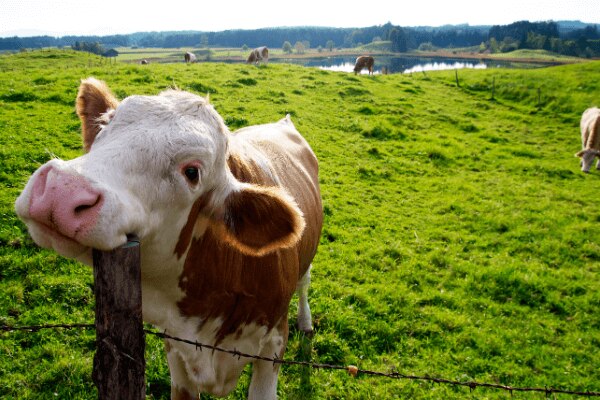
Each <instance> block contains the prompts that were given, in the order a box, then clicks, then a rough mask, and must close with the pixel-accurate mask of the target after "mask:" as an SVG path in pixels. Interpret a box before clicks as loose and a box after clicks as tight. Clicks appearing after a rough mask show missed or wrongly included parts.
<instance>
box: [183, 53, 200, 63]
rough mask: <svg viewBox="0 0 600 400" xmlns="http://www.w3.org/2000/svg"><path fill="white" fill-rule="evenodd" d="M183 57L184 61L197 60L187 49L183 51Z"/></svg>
mask: <svg viewBox="0 0 600 400" xmlns="http://www.w3.org/2000/svg"><path fill="white" fill-rule="evenodd" d="M183 59H184V60H185V62H186V63H195V62H196V60H197V59H196V55H195V54H194V53H191V52H189V51H186V52H185V54H184V55H183Z"/></svg>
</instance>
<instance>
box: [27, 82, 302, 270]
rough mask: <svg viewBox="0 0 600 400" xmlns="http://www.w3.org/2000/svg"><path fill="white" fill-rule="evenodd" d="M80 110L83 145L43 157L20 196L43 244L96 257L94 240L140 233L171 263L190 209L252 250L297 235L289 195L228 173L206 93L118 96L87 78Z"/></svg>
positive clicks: (150, 251) (117, 241) (149, 250)
mask: <svg viewBox="0 0 600 400" xmlns="http://www.w3.org/2000/svg"><path fill="white" fill-rule="evenodd" d="M77 113H78V115H79V117H80V119H81V121H82V127H83V129H82V133H83V142H84V148H85V149H86V151H87V153H86V154H85V155H83V156H81V157H78V158H76V159H74V160H70V161H63V160H58V159H55V160H51V161H49V162H48V163H46V164H45V165H43V166H42V167H41V168H39V169H38V170H37V171H36V172H35V173H34V174H33V176H32V177H31V178H30V180H29V182H28V183H27V186H26V187H25V189H24V190H23V193H22V194H21V195H20V196H19V198H18V199H17V202H16V211H17V214H18V215H19V217H20V218H21V219H22V220H23V221H24V222H25V223H26V224H27V226H28V228H29V231H30V233H31V236H32V238H33V239H34V241H35V242H37V243H38V244H39V245H41V246H43V247H48V248H53V249H55V250H56V251H58V252H59V253H60V254H62V255H65V256H67V257H72V258H77V259H79V260H81V261H84V262H87V263H91V251H90V250H91V248H97V249H100V250H109V249H113V248H115V247H118V246H120V245H122V244H124V243H125V242H126V240H127V235H128V234H136V235H137V236H138V237H139V238H140V240H141V243H142V249H143V251H144V252H145V253H146V256H147V258H148V257H153V258H154V259H156V260H158V261H161V260H162V261H166V260H165V258H168V257H173V255H174V254H175V253H176V252H175V247H176V245H177V242H178V239H179V238H180V236H181V232H182V229H183V228H184V226H189V225H190V223H189V221H188V218H189V216H190V213H192V214H193V215H194V216H197V217H198V218H203V225H204V229H205V228H206V225H207V224H209V223H210V224H212V226H213V228H214V231H215V232H219V234H220V235H221V236H222V238H223V240H224V241H226V242H228V243H229V244H230V245H232V246H237V247H238V248H240V249H241V250H242V251H244V252H245V253H248V254H253V255H261V254H264V253H266V252H269V251H272V250H273V249H275V248H279V247H284V246H290V245H292V244H294V243H295V242H296V241H297V239H298V238H299V236H300V234H301V232H302V229H303V220H302V216H301V213H300V211H299V209H298V208H297V206H296V205H295V203H294V202H293V201H292V200H291V199H290V198H289V197H288V196H287V195H285V193H283V192H282V191H280V190H277V189H272V188H262V187H255V186H251V185H248V184H244V183H240V182H238V181H237V180H236V179H235V178H234V177H233V176H232V174H231V172H230V171H229V169H228V167H227V146H228V140H229V136H230V133H229V131H228V130H227V128H226V127H225V125H224V123H223V120H222V118H221V117H220V116H219V115H218V114H217V112H216V111H215V110H214V109H213V107H212V106H211V105H210V104H208V102H207V101H206V100H205V99H203V98H200V97H198V96H195V95H193V94H190V93H186V92H181V91H173V90H171V91H166V92H163V93H162V94H160V95H159V96H132V97H128V98H126V99H125V100H123V102H121V103H119V102H118V101H117V100H116V99H115V98H114V96H113V95H112V94H111V92H110V90H109V89H108V88H107V87H106V85H105V84H104V83H103V82H100V81H97V80H95V79H93V78H90V79H87V80H85V81H83V82H82V84H81V86H80V89H79V94H78V98H77ZM247 210H251V211H247ZM282 220H283V221H287V223H285V224H281V223H275V222H273V221H282ZM184 250H185V249H178V250H177V252H178V253H179V254H178V255H179V256H181V253H182V252H183V251H184Z"/></svg>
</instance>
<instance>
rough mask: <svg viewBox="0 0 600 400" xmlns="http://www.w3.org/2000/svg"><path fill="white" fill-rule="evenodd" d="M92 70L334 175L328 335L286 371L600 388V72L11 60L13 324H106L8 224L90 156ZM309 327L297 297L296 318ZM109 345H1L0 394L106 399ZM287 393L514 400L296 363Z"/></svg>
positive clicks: (0, 142) (7, 59) (6, 167)
mask: <svg viewBox="0 0 600 400" xmlns="http://www.w3.org/2000/svg"><path fill="white" fill-rule="evenodd" d="M88 76H94V77H97V78H99V79H103V80H105V81H106V82H107V83H108V84H109V86H110V87H111V88H112V89H113V90H114V91H115V94H116V95H117V96H118V97H120V98H124V97H126V96H128V95H132V94H156V93H158V92H160V91H161V90H163V89H165V88H167V87H173V86H176V87H178V88H180V89H183V90H188V91H192V92H195V93H199V94H207V93H209V94H210V100H211V102H212V103H213V104H214V106H215V108H216V109H217V111H218V112H219V113H220V114H221V115H222V116H223V118H224V119H225V121H226V123H227V124H228V126H229V127H230V129H232V130H234V129H237V128H240V127H243V126H247V125H254V124H259V123H266V122H270V121H276V120H278V119H280V118H282V117H283V116H285V114H286V113H289V114H291V116H292V120H293V121H294V123H295V124H296V127H297V128H298V130H299V131H300V132H301V133H302V134H303V135H304V136H305V137H306V139H307V140H308V142H309V143H310V144H311V146H312V147H313V149H314V151H315V153H316V154H317V157H318V158H319V160H320V182H321V190H322V195H323V203H324V214H325V223H324V229H323V234H322V237H321V242H320V247H319V251H318V253H317V256H316V259H315V262H314V269H313V279H312V288H311V291H310V304H311V308H312V312H313V319H314V324H315V335H314V337H313V338H306V337H304V336H303V335H302V334H301V333H300V332H298V331H297V330H296V329H295V328H292V330H291V332H290V341H289V343H288V348H287V352H286V356H285V358H286V359H294V360H311V361H314V362H318V363H330V364H336V365H349V364H353V365H357V366H358V367H359V368H361V369H368V370H375V371H381V372H386V373H387V372H391V371H397V372H400V373H403V374H415V375H428V376H436V377H442V378H446V379H452V380H458V381H470V380H476V381H478V382H489V383H499V384H506V385H513V386H519V387H542V388H543V387H545V386H548V387H556V388H564V389H569V390H576V391H587V390H589V391H596V392H598V391H600V383H599V382H600V379H599V378H600V376H599V372H598V371H600V352H598V349H599V348H600V279H599V276H600V243H599V241H598V239H597V237H598V235H597V233H596V232H597V230H598V225H597V224H598V222H600V207H599V205H598V189H597V188H596V185H597V184H599V183H600V171H595V170H592V171H591V173H590V174H588V175H585V174H583V173H581V172H580V171H579V161H578V160H577V159H576V158H575V157H574V156H573V155H574V154H575V153H576V152H577V151H578V150H579V149H580V135H579V118H580V116H581V113H582V112H583V110H584V109H585V108H587V107H589V106H591V105H598V106H600V87H599V85H600V83H599V82H600V80H599V77H600V62H590V63H585V64H577V65H568V66H560V67H552V68H544V69H537V70H497V69H495V70H461V71H459V72H458V78H459V83H460V86H457V85H456V76H455V72H454V71H448V72H437V73H433V72H428V73H427V74H422V73H418V74H413V75H397V74H396V75H378V76H372V77H368V76H354V75H353V74H344V73H336V72H328V71H322V70H318V69H309V68H303V67H298V66H293V65H286V64H269V65H268V66H260V67H255V66H251V65H245V64H233V65H227V64H223V63H198V64H192V65H185V64H183V63H178V64H158V63H153V64H150V65H145V66H141V65H128V64H122V63H117V64H116V65H114V64H113V65H107V64H106V63H102V61H101V60H100V59H99V58H95V57H94V56H89V55H84V54H81V53H76V52H71V51H44V52H40V51H38V52H31V53H22V54H17V55H10V56H0V160H1V165H2V168H1V169H0V188H1V189H0V325H16V326H22V325H39V324H69V323H93V319H94V316H93V300H94V299H93V294H92V289H91V285H92V284H93V278H92V271H91V269H90V268H88V267H86V266H83V265H81V264H78V263H76V262H73V261H69V260H66V259H64V258H61V257H59V256H57V255H55V254H54V253H52V252H49V251H46V250H42V249H39V248H37V247H36V246H35V245H33V243H32V242H31V240H30V239H29V238H28V236H27V233H26V230H25V228H24V225H23V224H22V223H20V222H19V221H18V220H17V218H16V216H15V213H14V211H13V203H14V200H15V199H16V197H17V196H18V194H19V193H20V190H21V189H22V187H23V186H24V184H25V182H26V180H27V178H28V176H29V175H30V174H31V173H32V172H33V171H34V170H35V169H36V168H37V167H38V166H39V165H40V164H42V163H43V162H45V161H47V160H49V159H50V158H51V157H54V156H56V157H60V158H65V159H68V158H73V157H76V156H78V155H80V154H81V153H82V150H81V141H80V137H79V129H80V127H79V121H78V119H77V116H76V115H75V112H74V100H75V96H76V93H77V88H78V85H79V81H80V79H81V78H85V77H88ZM492 88H494V89H493V92H492ZM492 93H493V95H494V98H493V99H492V98H491V97H492ZM296 313H297V310H296V308H295V304H293V305H292V307H291V309H290V322H291V325H293V324H294V322H295V319H296ZM94 338H95V336H94V332H93V331H91V330H40V331H37V332H33V333H32V332H10V333H7V332H0V371H2V373H1V374H0V397H1V398H5V399H38V398H59V399H94V398H96V390H95V387H94V385H93V383H92V380H91V371H92V359H93V354H94V347H95V343H94ZM191 351H194V350H193V348H192V349H191ZM146 360H147V394H148V398H150V399H167V398H169V375H168V368H167V365H166V359H165V356H164V354H163V350H162V343H161V342H160V341H159V340H158V339H157V338H155V337H152V336H149V337H147V350H146ZM248 383H249V382H248V375H247V374H246V375H245V376H244V377H243V378H242V380H241V383H240V385H239V386H238V388H237V389H236V391H235V393H233V394H232V395H231V396H230V397H229V398H230V399H242V398H245V394H246V391H247V385H248ZM278 393H279V397H280V398H281V399H392V398H402V399H465V398H472V399H506V398H509V397H510V394H509V393H508V392H504V391H498V390H491V389H485V388H477V389H476V390H474V391H470V390H469V389H468V388H464V387H456V386H449V385H438V384H432V383H429V382H423V381H408V380H395V379H389V378H376V377H368V376H364V375H360V374H359V376H358V377H356V378H353V377H351V376H349V375H348V374H346V373H345V372H344V371H335V370H334V371H332V370H313V369H306V368H304V367H299V366H284V367H283V368H282V372H281V373H280V378H279V388H278ZM542 396H543V394H528V393H518V392H514V393H513V395H512V397H511V398H518V399H529V398H542ZM556 397H557V398H560V399H563V398H564V399H567V398H572V397H571V396H567V395H557V396H556ZM206 398H209V397H206Z"/></svg>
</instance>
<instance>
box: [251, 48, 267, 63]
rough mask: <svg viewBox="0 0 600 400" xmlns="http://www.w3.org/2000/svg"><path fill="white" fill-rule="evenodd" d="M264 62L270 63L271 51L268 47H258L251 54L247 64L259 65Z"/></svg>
mask: <svg viewBox="0 0 600 400" xmlns="http://www.w3.org/2000/svg"><path fill="white" fill-rule="evenodd" d="M261 61H262V62H264V63H265V64H266V63H268V62H269V49H268V48H267V47H266V46H262V47H257V48H256V49H254V50H252V51H251V52H250V55H249V56H248V59H247V60H246V63H248V64H258V63H260V62H261Z"/></svg>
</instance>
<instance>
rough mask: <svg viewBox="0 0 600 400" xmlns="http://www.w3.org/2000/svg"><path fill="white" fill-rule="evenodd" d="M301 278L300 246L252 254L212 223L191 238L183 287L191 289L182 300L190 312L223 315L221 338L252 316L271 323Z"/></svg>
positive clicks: (218, 334) (183, 309)
mask: <svg viewBox="0 0 600 400" xmlns="http://www.w3.org/2000/svg"><path fill="white" fill-rule="evenodd" d="M298 278H299V260H298V253H297V250H296V249H295V248H292V249H283V250H278V251H275V252H272V253H270V254H267V255H265V256H263V257H251V256H247V255H245V254H243V253H242V252H240V251H239V250H238V249H236V248H234V247H231V246H229V245H228V244H227V243H223V242H222V241H221V240H220V238H219V235H216V234H215V232H214V231H213V227H212V226H211V225H209V227H208V228H207V230H206V232H205V233H204V235H202V237H201V238H198V239H192V245H191V247H190V250H189V252H188V254H187V257H186V260H185V264H184V272H183V275H182V277H181V278H180V280H179V287H180V288H181V289H182V290H183V292H184V293H185V294H186V295H185V297H184V298H183V299H182V300H181V301H180V302H179V303H178V304H177V305H178V307H179V309H180V311H181V313H182V314H183V315H185V316H187V317H193V316H200V317H202V318H203V319H205V320H206V319H208V320H210V319H216V318H221V319H222V324H221V326H220V327H219V330H218V331H217V332H216V342H217V343H219V342H220V341H222V340H223V339H224V338H225V337H226V336H228V335H233V334H236V332H237V331H238V329H239V327H241V326H243V325H246V324H250V323H252V322H254V323H256V324H258V325H264V326H266V327H267V328H268V329H272V328H273V327H274V326H275V324H276V322H277V321H278V320H279V319H280V317H281V316H282V315H286V314H287V308H288V304H289V302H290V299H291V297H292V294H293V293H294V290H295V288H296V282H297V281H298Z"/></svg>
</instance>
